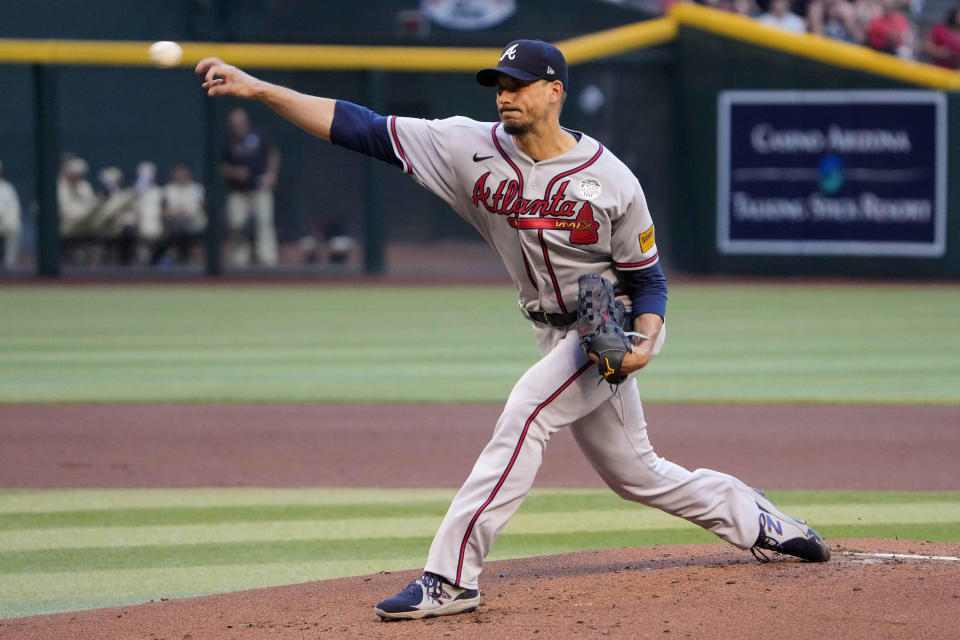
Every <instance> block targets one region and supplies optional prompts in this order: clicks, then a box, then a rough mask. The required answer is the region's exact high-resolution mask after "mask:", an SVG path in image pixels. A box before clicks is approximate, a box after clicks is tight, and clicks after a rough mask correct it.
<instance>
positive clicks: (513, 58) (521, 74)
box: [477, 40, 570, 89]
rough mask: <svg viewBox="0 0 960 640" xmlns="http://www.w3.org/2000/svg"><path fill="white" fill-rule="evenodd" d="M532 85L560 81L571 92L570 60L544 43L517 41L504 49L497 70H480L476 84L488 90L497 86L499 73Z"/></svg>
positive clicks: (491, 68) (550, 45) (494, 68)
mask: <svg viewBox="0 0 960 640" xmlns="http://www.w3.org/2000/svg"><path fill="white" fill-rule="evenodd" d="M499 73H505V74H507V75H508V76H511V77H513V78H516V79H517V80H522V81H524V82H533V81H534V80H541V79H542V80H549V81H551V82H553V81H554V80H559V81H560V82H562V83H563V88H564V89H569V85H570V81H569V79H568V77H567V61H566V60H565V59H564V57H563V54H562V53H560V50H559V49H557V48H556V47H555V46H553V45H552V44H550V43H548V42H544V41H543V40H514V41H513V42H511V43H510V44H508V45H507V46H506V47H504V49H503V53H501V54H500V60H499V62H498V63H497V66H496V67H490V68H489V69H481V70H480V71H477V82H479V83H480V84H482V85H483V86H485V87H493V86H495V85H496V84H497V74H499Z"/></svg>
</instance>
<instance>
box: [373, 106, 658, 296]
mask: <svg viewBox="0 0 960 640" xmlns="http://www.w3.org/2000/svg"><path fill="white" fill-rule="evenodd" d="M388 122H389V127H390V134H391V141H392V144H393V147H394V152H395V153H396V154H397V157H398V158H400V159H401V161H402V163H403V168H404V170H405V171H407V172H408V173H410V174H411V175H412V176H413V177H414V179H416V180H417V182H419V183H420V184H421V185H423V186H424V187H426V188H427V189H429V190H430V191H432V192H433V193H435V194H437V195H438V196H440V197H441V198H443V200H444V201H446V202H447V204H449V205H450V206H451V207H452V208H453V209H454V211H456V212H457V213H458V214H460V216H462V217H463V218H464V219H465V220H466V221H467V222H469V223H470V224H472V225H473V226H474V227H476V229H477V230H478V231H479V232H480V233H481V235H483V237H484V238H485V239H486V240H487V242H489V243H490V245H491V246H492V247H493V248H494V250H496V251H497V253H498V254H499V255H500V258H501V259H502V260H503V263H504V265H506V267H507V271H508V272H509V273H510V277H511V278H512V279H513V281H514V284H515V285H516V287H517V290H518V292H519V294H520V303H521V304H522V305H523V306H524V307H525V308H526V309H528V310H530V311H546V312H548V313H568V312H571V311H574V310H575V309H576V305H577V279H578V278H579V277H580V276H581V275H582V274H584V273H598V274H600V275H602V276H604V277H605V278H607V279H608V280H611V281H612V282H615V283H616V282H617V279H618V275H617V272H618V271H629V270H635V269H645V268H648V267H650V266H653V265H654V264H656V263H657V261H658V254H657V246H656V242H655V238H654V231H653V220H652V219H651V218H650V212H649V211H648V209H647V201H646V199H645V198H644V195H643V190H642V189H641V188H640V183H639V182H638V181H637V179H636V178H635V177H634V176H633V174H632V173H631V172H630V170H629V169H628V168H627V167H626V166H624V164H623V163H622V162H620V160H618V159H617V158H616V156H614V155H613V154H612V153H611V152H610V151H609V150H607V149H605V148H604V147H603V145H602V144H600V143H599V142H597V141H596V140H594V139H593V138H591V137H590V136H587V135H585V134H580V133H575V135H577V136H579V141H578V142H577V144H576V145H575V146H574V147H573V148H572V149H571V150H569V151H567V152H566V153H564V154H562V155H560V156H557V157H555V158H550V159H548V160H544V161H542V162H536V161H535V160H534V159H533V158H530V157H529V156H527V155H526V154H525V153H523V152H522V151H520V149H518V148H517V146H516V145H515V144H514V142H513V139H512V137H511V136H509V135H507V134H506V133H504V131H503V127H502V126H501V125H500V123H490V122H477V121H475V120H470V119H469V118H464V117H455V118H448V119H446V120H432V121H428V120H419V119H416V118H401V117H391V118H389V121H388Z"/></svg>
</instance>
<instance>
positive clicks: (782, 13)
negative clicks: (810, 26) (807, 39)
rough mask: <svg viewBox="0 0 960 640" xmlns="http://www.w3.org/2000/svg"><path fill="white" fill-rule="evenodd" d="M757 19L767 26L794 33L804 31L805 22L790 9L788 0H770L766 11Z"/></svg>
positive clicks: (805, 27)
mask: <svg viewBox="0 0 960 640" xmlns="http://www.w3.org/2000/svg"><path fill="white" fill-rule="evenodd" d="M758 20H760V22H762V23H763V24H765V25H767V26H769V27H776V28H778V29H783V30H785V31H792V32H794V33H806V31H807V23H806V22H804V20H803V18H801V17H800V16H798V15H797V14H795V13H793V12H792V11H791V2H790V0H770V5H769V6H768V7H767V12H766V13H764V14H762V15H761V16H760V17H759V18H758Z"/></svg>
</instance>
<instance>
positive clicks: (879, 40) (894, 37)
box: [867, 0, 915, 59]
mask: <svg viewBox="0 0 960 640" xmlns="http://www.w3.org/2000/svg"><path fill="white" fill-rule="evenodd" d="M881 6H882V7H883V11H882V13H881V14H880V15H878V16H877V17H875V18H874V19H873V20H871V21H870V23H869V24H868V25H867V44H869V45H870V47H871V48H873V49H876V50H877V51H883V52H884V53H890V54H893V55H895V56H898V57H900V58H905V59H913V57H914V48H913V47H914V42H915V36H914V33H913V25H911V24H910V21H909V20H907V17H906V16H905V15H903V14H902V13H900V12H899V11H897V3H896V0H882V5H881Z"/></svg>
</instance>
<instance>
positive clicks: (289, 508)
mask: <svg viewBox="0 0 960 640" xmlns="http://www.w3.org/2000/svg"><path fill="white" fill-rule="evenodd" d="M144 491H146V492H147V493H145V495H144V496H142V500H143V502H145V503H146V505H149V506H134V505H140V504H141V496H139V495H138V493H137V492H135V491H134V492H130V491H122V490H118V491H116V492H115V493H114V492H111V491H110V490H106V491H105V492H96V493H94V494H93V497H95V498H96V499H97V500H96V502H95V504H93V503H88V502H84V501H83V498H84V496H88V495H89V493H88V492H76V493H73V492H70V491H66V492H64V493H65V495H57V494H58V493H60V492H59V491H58V490H52V491H50V492H48V493H50V494H51V495H49V496H48V497H47V499H46V504H47V505H48V507H49V508H50V509H51V510H49V511H38V510H36V509H39V508H40V505H41V504H43V502H44V499H43V496H44V492H35V491H30V492H24V493H25V494H27V495H20V494H19V493H18V492H3V493H0V514H2V517H0V531H9V530H15V529H44V528H61V527H121V526H123V527H136V526H144V527H148V526H157V525H187V524H191V525H192V524H216V523H231V522H272V521H284V520H342V519H381V518H390V517H416V516H423V515H443V514H444V513H446V510H447V507H448V506H449V504H450V499H451V498H452V497H453V493H454V492H453V491H452V490H449V491H437V490H432V489H427V490H421V489H403V490H397V489H367V490H362V489H359V490H348V491H344V492H342V493H341V492H340V491H339V490H337V489H332V490H322V489H304V490H297V489H292V490H277V491H274V492H266V493H261V492H260V490H256V489H253V490H250V492H251V494H253V495H252V496H251V501H252V503H251V504H249V505H244V504H243V491H244V490H242V489H240V490H230V489H225V490H222V491H223V492H224V501H226V502H228V503H232V506H215V505H216V504H217V503H216V495H217V491H218V490H200V491H201V492H200V493H199V494H195V495H191V494H192V493H193V491H194V490H190V489H185V490H171V491H164V492H160V493H159V495H158V494H157V493H156V492H152V491H151V490H144ZM210 491H212V493H209V492H210ZM327 491H329V492H330V493H329V495H328V494H327ZM301 492H302V493H301ZM111 493H113V495H110V494H111ZM304 494H305V495H304ZM271 496H272V497H273V498H274V499H275V500H276V501H277V502H276V503H274V504H271V503H270V502H269V501H268V500H269V498H270V497H271ZM400 496H402V497H403V499H400ZM770 496H771V498H772V499H774V500H776V501H777V502H778V504H780V505H781V506H782V507H783V508H784V509H787V508H794V506H797V507H800V508H807V507H809V506H812V505H844V506H847V507H851V508H852V507H854V506H856V505H884V504H886V505H903V504H925V503H942V504H948V505H949V504H954V503H960V492H922V493H921V492H917V493H909V492H877V493H870V492H843V491H840V492H805V491H792V492H771V493H770ZM31 497H33V498H34V500H33V501H31ZM394 497H397V498H398V499H396V500H394ZM178 498H179V499H178ZM191 498H193V499H194V501H195V502H198V504H196V505H195V506H177V505H178V502H179V503H180V504H184V503H186V504H189V503H190V501H191ZM418 498H419V499H418ZM197 499H199V500H197ZM351 499H353V500H356V502H355V503H354V502H351ZM288 500H289V501H290V502H291V503H290V504H287V503H286V501H288ZM28 502H30V506H31V507H32V510H30V511H11V510H9V509H10V508H11V507H13V508H16V507H17V506H20V507H23V506H26V503H28ZM78 504H84V505H90V506H89V508H84V509H76V505H78ZM108 504H112V505H115V506H117V507H120V508H104V507H105V506H106V505H108ZM631 504H632V503H629V502H627V501H625V500H622V499H621V498H619V497H618V496H616V495H614V494H613V493H612V492H610V491H607V490H603V489H599V490H598V489H587V490H535V491H532V492H531V494H530V495H529V496H528V498H527V499H526V500H525V501H524V503H523V506H522V507H521V513H541V512H551V511H565V512H581V511H595V510H623V509H629V508H631V507H630V506H627V505H631ZM121 505H123V506H121ZM68 506H69V507H71V510H67V509H66V507H68Z"/></svg>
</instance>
